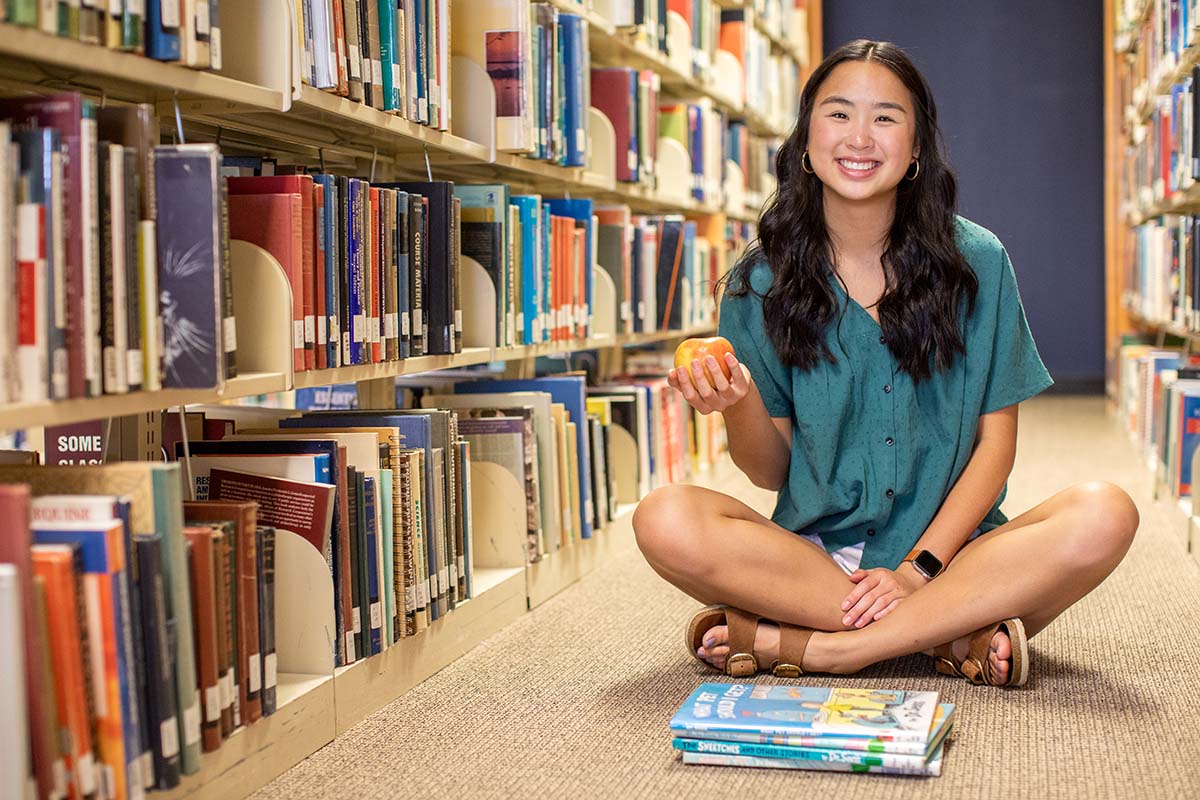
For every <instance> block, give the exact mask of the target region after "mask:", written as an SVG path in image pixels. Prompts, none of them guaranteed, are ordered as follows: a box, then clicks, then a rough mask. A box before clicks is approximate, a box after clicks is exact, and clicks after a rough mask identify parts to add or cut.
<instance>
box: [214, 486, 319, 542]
mask: <svg viewBox="0 0 1200 800" xmlns="http://www.w3.org/2000/svg"><path fill="white" fill-rule="evenodd" d="M336 491H337V487H336V486H334V485H333V484H327V483H309V482H306V481H293V480H289V479H287V478H276V477H273V476H271V475H252V474H251V473H249V472H234V471H233V470H226V469H214V470H212V472H210V473H209V476H208V493H209V496H210V497H212V498H213V499H214V500H229V501H234V502H250V501H254V502H257V503H258V522H259V524H261V525H273V526H275V527H276V528H283V529H284V530H289V531H291V532H292V533H295V534H297V535H299V536H302V537H303V538H304V539H305V540H307V541H308V543H309V544H311V545H312V546H313V547H315V548H317V552H318V553H321V554H322V555H324V554H325V553H327V552H329V528H330V525H331V524H332V523H333V495H334V493H335V492H336ZM301 497H303V498H304V499H303V500H300V498H301Z"/></svg>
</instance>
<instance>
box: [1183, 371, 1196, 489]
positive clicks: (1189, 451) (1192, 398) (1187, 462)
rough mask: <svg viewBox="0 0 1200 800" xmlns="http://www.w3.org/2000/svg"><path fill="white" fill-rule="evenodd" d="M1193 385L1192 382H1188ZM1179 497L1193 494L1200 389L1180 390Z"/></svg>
mask: <svg viewBox="0 0 1200 800" xmlns="http://www.w3.org/2000/svg"><path fill="white" fill-rule="evenodd" d="M1188 383H1191V381H1188ZM1179 392H1180V396H1179V417H1180V419H1179V445H1178V447H1179V461H1178V465H1179V496H1180V497H1184V496H1190V495H1191V494H1192V456H1193V455H1194V454H1195V452H1196V448H1197V446H1200V394H1189V393H1187V392H1200V388H1191V387H1187V388H1184V387H1180V389H1179Z"/></svg>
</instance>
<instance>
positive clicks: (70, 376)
mask: <svg viewBox="0 0 1200 800" xmlns="http://www.w3.org/2000/svg"><path fill="white" fill-rule="evenodd" d="M0 118H4V119H5V120H6V121H5V122H0V134H2V135H0V139H2V140H3V141H4V142H5V143H7V142H9V141H10V140H11V141H12V142H13V143H14V144H15V145H16V147H15V148H9V147H5V148H4V154H3V157H2V158H0V178H2V179H3V181H4V183H5V187H6V188H5V191H4V193H3V197H2V198H0V228H2V229H3V231H4V234H6V235H8V236H11V237H12V240H11V241H12V242H13V246H12V248H11V249H6V252H5V254H4V255H5V257H4V258H0V267H2V268H3V269H4V270H5V271H11V272H9V278H8V280H10V282H11V285H13V286H14V287H17V288H19V290H20V294H21V295H22V296H23V298H24V299H23V303H22V305H21V306H20V308H19V309H18V314H16V315H14V317H12V318H10V319H9V320H7V321H5V323H4V332H5V333H6V334H7V335H9V336H10V337H13V338H15V337H17V336H18V335H19V339H20V345H21V346H22V348H23V349H22V350H20V351H19V352H20V353H21V355H20V366H21V374H20V376H19V377H20V381H19V383H20V385H19V386H16V387H13V391H12V392H10V395H15V396H16V397H17V398H21V399H25V400H30V401H34V400H39V399H61V398H64V397H85V396H94V395H98V394H101V393H123V392H125V391H129V390H131V389H136V388H139V387H140V388H145V389H150V390H154V389H158V388H161V387H163V386H167V387H173V388H175V387H178V388H185V387H188V386H192V385H195V384H194V383H193V376H192V375H190V374H189V371H188V370H186V369H182V368H181V366H180V365H179V364H177V363H175V361H174V359H173V358H172V356H173V355H174V354H175V352H176V351H175V348H169V347H166V346H165V344H164V341H163V335H164V330H163V322H162V320H163V316H164V315H168V314H169V313H170V312H171V311H172V310H173V309H174V308H176V307H180V306H182V305H184V304H183V303H181V301H182V300H183V299H184V298H185V297H186V296H187V295H188V294H190V293H189V292H186V291H180V288H181V287H180V286H179V284H180V282H181V281H184V280H185V279H188V278H191V277H192V276H193V275H195V274H196V272H197V271H198V272H199V273H200V275H201V277H202V279H203V278H204V277H205V276H206V279H207V280H208V281H209V282H210V285H211V286H212V289H213V293H214V303H217V302H218V301H219V308H218V307H215V306H214V307H213V308H211V309H209V310H208V312H207V313H208V315H209V316H211V317H212V318H213V319H212V322H211V323H210V324H209V325H208V327H209V328H211V330H209V331H208V332H207V335H208V336H210V337H212V340H213V346H212V347H211V353H212V362H213V363H210V364H207V365H205V369H204V370H203V372H205V373H207V374H206V375H204V376H203V377H204V379H208V377H209V376H211V377H212V378H213V380H212V381H211V382H210V383H208V384H206V385H210V386H211V385H214V383H215V382H216V381H215V378H216V376H217V375H218V374H219V375H221V376H222V377H233V376H234V375H236V358H235V351H236V339H235V337H234V335H233V324H232V313H233V307H232V278H231V274H230V272H229V268H228V258H227V255H228V254H227V252H226V250H227V248H226V247H225V246H223V242H225V241H227V239H228V237H227V235H226V234H225V233H224V230H223V226H222V223H224V222H225V220H223V219H220V218H219V210H218V203H217V200H218V199H219V196H218V192H219V189H220V187H218V186H217V185H216V183H215V181H214V180H208V181H207V184H206V187H200V188H201V189H203V191H202V192H199V193H197V194H193V193H189V194H186V195H179V194H174V193H171V192H167V193H165V194H164V195H163V196H162V197H161V198H159V197H158V196H157V192H156V185H157V183H158V180H159V178H160V177H161V176H160V174H159V173H160V172H161V171H162V170H163V169H168V171H170V172H172V173H174V172H175V171H174V170H171V168H170V166H169V165H168V162H171V163H177V162H176V161H175V160H176V159H189V158H192V157H194V156H195V155H196V154H197V152H199V151H203V150H205V148H206V146H196V145H183V146H168V147H157V146H156V145H157V140H158V132H157V121H156V119H155V117H154V113H153V109H152V108H151V107H150V106H126V107H112V108H107V109H96V108H95V107H94V106H93V105H92V104H91V103H90V102H88V101H85V100H83V99H82V98H81V97H80V96H79V95H78V94H76V93H69V94H62V95H52V96H49V97H44V98H8V99H4V100H2V101H0ZM207 148H208V149H211V151H213V152H215V147H213V146H207ZM210 155H211V154H210ZM189 180H191V181H193V182H194V181H200V182H203V181H204V180H205V174H204V173H203V172H199V173H196V174H193V175H191V176H189ZM188 188H190V189H196V187H194V186H190V187H188ZM18 189H19V190H20V191H19V192H18ZM203 198H208V201H209V208H208V210H207V219H208V220H209V231H208V238H209V241H208V242H207V243H206V244H207V247H206V248H204V249H203V250H191V249H189V247H186V246H185V247H183V248H178V249H177V245H178V244H179V242H177V241H175V235H176V233H177V232H178V231H176V230H175V229H170V230H167V231H165V232H163V231H160V229H159V226H158V221H159V219H162V218H166V219H174V218H183V217H188V218H189V219H192V217H191V216H190V215H184V214H181V213H173V212H176V209H177V207H179V206H180V205H184V204H188V203H189V202H195V200H196V199H203ZM10 199H12V200H15V203H10V202H8V201H9V200H10ZM196 221H198V220H196ZM192 224H193V225H194V224H195V221H193V222H192ZM189 233H190V232H189ZM188 244H189V246H190V245H191V244H192V243H191V242H189V243H188ZM10 254H12V255H19V263H12V262H10V261H9V260H8V256H9V255H10ZM185 256H186V259H185V260H184V261H181V259H184V257H185ZM201 257H207V258H208V259H209V261H208V262H207V263H206V264H204V265H203V267H204V268H203V269H200V270H197V261H198V260H199V259H200V258H201ZM184 264H186V266H187V269H186V270H184V269H180V267H181V266H183V265H184ZM193 288H194V287H193ZM168 298H173V302H174V303H175V304H176V306H173V307H170V308H169V307H168ZM193 302H194V301H193ZM14 327H15V328H16V329H15V330H14ZM18 331H19V333H18ZM227 332H228V333H227ZM166 333H168V334H170V333H171V331H170V330H168V331H166ZM9 349H10V350H12V351H14V352H16V346H15V345H14V347H13V348H9ZM185 355H186V356H191V355H193V354H192V353H187V354H185ZM13 369H15V367H12V368H10V369H9V372H10V373H11V372H12V371H13ZM14 381H16V378H15V377H14V379H13V381H8V382H6V383H7V385H8V386H10V387H11V386H12V384H13V382H14Z"/></svg>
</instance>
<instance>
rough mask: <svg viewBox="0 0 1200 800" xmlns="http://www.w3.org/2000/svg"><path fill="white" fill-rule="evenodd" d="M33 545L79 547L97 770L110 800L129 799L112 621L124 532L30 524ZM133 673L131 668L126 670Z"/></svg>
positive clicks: (136, 776) (136, 775) (131, 756)
mask: <svg viewBox="0 0 1200 800" xmlns="http://www.w3.org/2000/svg"><path fill="white" fill-rule="evenodd" d="M31 528H32V531H33V540H34V542H35V543H36V544H78V545H79V549H80V553H81V555H82V563H83V587H84V597H85V606H86V608H87V625H86V627H87V630H86V633H85V635H86V636H87V637H88V646H89V647H90V648H91V651H92V665H91V666H92V685H93V687H94V688H95V695H96V738H97V745H98V747H97V749H98V751H99V756H100V761H101V762H102V766H101V769H102V770H103V771H104V772H105V773H106V774H107V776H109V778H111V780H107V781H105V782H106V783H108V784H109V785H110V786H112V788H113V800H125V798H127V797H128V796H129V792H128V787H129V782H130V779H131V778H132V779H133V780H135V781H137V782H139V783H140V781H141V775H140V770H139V769H138V760H137V758H138V754H136V753H131V752H128V749H127V748H126V746H125V733H126V731H125V724H124V718H123V710H122V703H121V680H122V668H123V667H126V665H125V664H124V655H123V654H121V653H119V651H120V649H121V646H120V644H119V643H118V641H117V618H118V614H119V613H120V610H121V607H120V597H119V595H118V594H117V591H118V587H119V586H120V582H119V580H120V573H121V572H122V571H123V570H124V569H125V546H124V541H123V537H124V531H125V527H124V525H123V523H121V522H120V521H112V522H110V523H105V522H50V521H35V522H34V523H33V524H32V526H31ZM128 667H129V672H127V673H125V674H127V675H128V674H132V665H128Z"/></svg>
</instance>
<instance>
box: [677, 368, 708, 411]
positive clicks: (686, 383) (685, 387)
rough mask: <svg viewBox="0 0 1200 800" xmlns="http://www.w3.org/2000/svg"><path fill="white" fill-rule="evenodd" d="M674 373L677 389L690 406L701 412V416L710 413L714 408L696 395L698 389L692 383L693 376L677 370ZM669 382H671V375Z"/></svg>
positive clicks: (685, 371) (683, 370)
mask: <svg viewBox="0 0 1200 800" xmlns="http://www.w3.org/2000/svg"><path fill="white" fill-rule="evenodd" d="M672 371H673V372H674V373H675V382H676V387H675V388H677V389H678V390H679V393H680V394H682V395H683V399H684V400H686V401H687V402H688V405H690V406H691V407H692V408H694V409H696V410H697V411H699V412H700V413H701V414H708V413H710V412H711V411H712V408H711V407H710V406H709V405H708V403H707V402H705V400H704V399H703V398H702V397H700V395H698V394H696V387H695V385H694V384H693V383H692V379H691V376H690V375H689V374H688V372H687V370H685V369H677V370H672ZM667 380H668V381H670V376H669V375H668V378H667Z"/></svg>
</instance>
